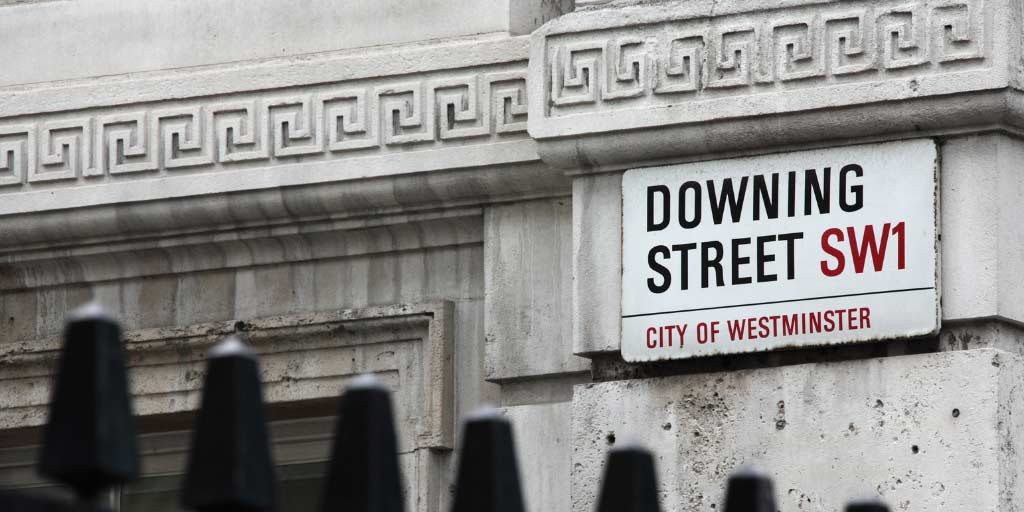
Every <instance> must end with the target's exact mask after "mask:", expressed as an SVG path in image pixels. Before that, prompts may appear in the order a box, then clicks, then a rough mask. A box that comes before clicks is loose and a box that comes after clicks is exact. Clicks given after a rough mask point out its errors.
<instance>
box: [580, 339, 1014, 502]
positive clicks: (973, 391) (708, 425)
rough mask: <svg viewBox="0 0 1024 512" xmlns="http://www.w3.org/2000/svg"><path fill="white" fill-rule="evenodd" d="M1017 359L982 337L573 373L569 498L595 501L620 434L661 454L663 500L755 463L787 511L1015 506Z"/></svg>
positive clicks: (712, 491)
mask: <svg viewBox="0 0 1024 512" xmlns="http://www.w3.org/2000/svg"><path fill="white" fill-rule="evenodd" d="M1022 363H1024V361H1022V360H1021V358H1020V356H1017V355H1013V354H1009V353H1006V352H1002V351H999V350H992V349H983V350H967V351H959V352H946V353H937V354H921V355H909V356H899V357H888V358H882V359H869V360H860V361H845V362H839V363H823V364H807V365H798V366H787V367H781V368H770V369H758V370H746V371H738V372H729V373H705V374H697V375H688V376H679V377H667V378H658V379H646V380H639V381H619V382H607V383H601V384H587V385H580V386H576V388H575V393H574V397H573V420H572V421H573V436H572V437H573V439H574V440H575V441H574V446H573V477H572V479H573V485H572V500H573V510H574V511H576V512H587V511H590V510H593V502H594V501H593V500H594V499H595V496H596V492H597V488H598V485H599V483H600V481H601V478H600V475H601V471H602V469H603V465H604V457H605V450H606V449H607V447H608V444H609V443H610V442H611V441H612V440H614V442H616V443H618V442H621V441H629V440H636V441H640V442H641V443H642V444H644V445H646V446H647V447H649V448H651V449H653V450H654V451H655V453H656V454H658V459H657V464H658V477H659V485H660V490H661V491H662V493H661V495H662V496H663V497H666V498H665V499H666V501H665V502H663V503H662V507H663V509H665V510H687V511H690V510H693V511H696V510H708V509H709V507H710V506H711V505H712V504H720V503H721V497H722V493H723V486H724V483H725V478H726V477H727V475H728V473H729V472H731V471H733V470H734V469H736V468H738V467H740V466H743V465H749V464H753V465H756V466H759V467H761V468H763V469H765V470H767V471H768V472H769V473H770V474H771V475H772V476H773V478H774V479H775V492H776V495H777V497H778V500H779V508H780V510H782V511H784V512H791V511H797V510H806V509H808V508H810V509H814V510H840V509H842V505H843V504H844V502H845V500H847V499H849V498H853V497H859V496H863V495H865V494H868V493H879V494H881V495H882V496H883V497H884V498H885V499H886V500H887V501H888V502H889V503H890V505H892V506H893V507H894V509H896V508H898V509H901V510H902V509H906V510H976V511H1006V512H1009V511H1011V510H1016V507H1015V505H1014V504H1015V502H1016V501H1019V499H1020V497H1021V496H1022V495H1024V494H1022V493H1024V485H1022V483H1024V482H1022V481H1021V479H1020V478H1019V477H1018V475H1020V474H1021V471H1022V469H1024V467H1022V466H1024V463H1022V462H1021V459H1020V457H1018V456H1016V454H1017V453H1019V452H1020V450H1021V449H1024V437H1022V435H1021V432H1024V430H1022V427H1024V425H1022V424H1021V419H1020V415H1018V414H1014V411H1020V410H1021V408H1022V407H1024V389H1022V388H1021V384H1020V383H1021V382H1022V377H1024V375H1022V373H1024V364H1022ZM965 470H968V471H970V472H971V473H972V477H971V478H970V479H965V478H963V472H964V471H965Z"/></svg>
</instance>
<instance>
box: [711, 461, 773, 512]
mask: <svg viewBox="0 0 1024 512" xmlns="http://www.w3.org/2000/svg"><path fill="white" fill-rule="evenodd" d="M772 487H773V486H772V479H771V478H769V477H768V475H766V474H765V473H762V472H760V471H757V470H755V469H751V468H744V469H740V470H738V471H736V472H735V473H733V474H732V475H730V476H729V481H728V483H726V489H725V507H724V509H723V510H724V511H725V512H777V509H776V508H775V490H774V489H773V488H772Z"/></svg>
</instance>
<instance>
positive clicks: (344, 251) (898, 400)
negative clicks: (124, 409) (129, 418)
mask: <svg viewBox="0 0 1024 512" xmlns="http://www.w3.org/2000/svg"><path fill="white" fill-rule="evenodd" d="M571 3H572V2H568V1H554V0H458V1H454V2H436V1H433V0H425V1H420V2H389V1H377V2H367V1H355V2H341V3H339V2H324V1H319V0H314V1H311V2H302V3H299V4H296V3H281V2H266V1H257V2H234V1H216V2H203V3H202V5H201V6H200V5H199V4H194V3H188V2H184V3H182V2H156V3H153V2H138V3H125V2H115V1H112V0H68V1H45V0H41V1H29V2H20V1H13V2H12V1H10V0H6V1H5V0H0V71H2V72H0V368H2V370H3V371H2V372H0V380H2V381H3V385H2V386H0V462H4V461H6V462H5V463H7V462H9V463H11V464H13V465H12V466H11V467H15V466H17V467H18V468H21V469H20V470H19V471H21V473H18V474H19V475H22V476H23V475H24V474H27V473H28V471H27V470H26V469H25V468H27V467H29V466H28V464H29V463H28V462H25V461H24V460H21V459H24V457H25V456H24V453H26V449H25V448H24V447H23V446H24V445H25V444H26V443H29V442H30V441H31V439H32V438H33V437H32V436H33V433H34V432H35V430H34V429H36V428H37V427H38V425H39V424H40V423H41V422H42V421H43V415H42V411H43V406H44V405H45V402H46V399H47V388H46V386H47V384H46V382H47V380H48V378H49V376H50V373H51V372H52V361H53V357H54V355H55V351H56V349H57V347H58V339H59V334H60V330H61V326H62V322H63V318H64V317H65V315H66V314H67V312H68V311H69V310H70V309H72V308H73V307H74V306H76V305H78V304H79V303H81V302H83V301H85V300H87V299H89V298H96V299H98V300H100V301H101V302H103V303H105V304H106V305H107V307H109V308H111V309H112V310H113V312H114V313H115V314H116V315H117V316H118V317H119V318H120V319H122V321H123V323H124V326H125V329H126V331H127V333H128V334H127V338H128V340H129V347H130V350H132V354H133V357H134V358H135V359H133V364H134V365H135V368H134V369H133V372H134V374H135V379H136V380H135V383H136V384H135V385H136V388H135V392H136V395H137V398H138V400H139V401H140V403H142V404H144V406H143V407H142V409H140V412H141V414H142V415H143V416H144V417H146V418H148V419H149V420H152V421H153V422H154V423H152V424H155V425H157V427H159V425H161V421H168V418H169V417H170V416H171V415H172V414H179V413H182V414H187V413H188V411H190V410H191V409H192V408H194V405H195V391H196V389H195V386H194V385H193V384H194V382H195V378H196V377H197V376H198V373H196V371H198V363H197V361H199V359H198V357H199V356H198V355H197V354H200V353H201V350H202V348H203V347H205V346H206V345H207V344H209V343H211V342H212V341H213V340H214V339H216V338H217V337H218V336H220V335H223V334H227V333H229V332H236V331H241V332H243V333H248V334H249V335H251V336H254V337H256V338H258V339H259V340H260V343H262V345H260V347H261V353H262V354H264V356H263V357H264V358H265V361H267V368H266V372H265V379H266V380H267V381H268V389H271V390H272V391H273V393H271V398H272V399H271V401H272V402H273V403H274V404H275V405H276V406H288V405H289V404H291V405H296V404H302V405H303V406H304V407H305V406H308V407H310V409H309V410H310V411H312V413H317V414H319V413H324V414H328V413H329V411H328V404H329V400H328V397H330V396H332V395H333V394H335V393H336V392H337V390H338V389H337V388H340V387H341V386H342V385H343V383H344V382H345V381H346V379H347V378H348V377H349V376H351V375H352V374H354V373H358V372H359V371H366V370H370V371H375V372H378V373H380V374H381V375H383V376H384V377H385V378H386V379H390V380H388V382H389V383H390V385H392V386H393V388H394V389H395V390H396V396H399V397H400V400H399V406H400V408H402V412H401V415H402V417H403V419H404V420H403V421H404V423H402V427H403V431H404V433H403V434H402V436H403V437H402V443H404V444H403V446H405V447H409V448H410V450H411V451H410V452H409V453H407V454H406V457H405V459H404V462H403V467H405V468H406V471H407V472H408V473H414V474H415V478H414V480H415V484H410V486H411V487H410V489H413V490H411V491H410V492H412V493H415V494H416V501H415V503H417V504H418V505H417V507H419V510H424V511H428V510H429V511H433V510H445V509H447V507H448V504H449V503H448V501H449V496H450V491H451V485H452V469H453V468H452V463H453V460H454V458H453V456H452V455H453V452H452V451H451V450H452V449H453V448H454V447H455V446H457V441H458V440H457V437H458V435H459V434H458V428H457V425H456V423H455V422H456V421H457V419H458V418H459V417H461V416H462V415H464V414H465V413H466V412H468V411H470V410H471V409H473V408H475V407H477V406H478V405H480V404H481V403H484V402H489V403H493V404H496V405H498V406H499V407H501V408H502V409H503V410H504V411H505V414H507V415H508V416H509V417H510V418H512V419H513V421H514V422H515V430H516V433H517V436H518V445H517V446H518V453H519V456H520V462H521V465H522V479H523V484H524V492H525V494H526V498H527V504H528V506H529V510H532V511H537V512H539V511H562V512H568V511H570V510H572V511H573V512H583V511H587V510H591V509H592V508H593V500H594V497H595V492H596V488H597V487H596V486H597V485H598V483H599V481H600V472H601V468H602V464H603V460H604V452H605V450H606V449H607V448H608V446H609V445H610V444H611V443H612V440H613V439H614V443H621V442H623V441H629V440H639V441H641V442H643V443H645V444H647V445H648V446H650V447H651V448H654V449H655V450H656V453H657V459H658V463H659V478H660V479H661V480H660V489H661V490H662V495H661V499H662V503H663V506H664V509H665V510H680V511H683V510H686V511H697V510H703V511H707V510H712V509H715V507H720V504H721V501H720V498H721V493H722V486H723V483H724V478H725V477H726V476H727V473H728V472H729V471H731V470H733V469H734V468H736V467H738V466H739V465H742V464H758V465H761V466H763V467H764V469H767V470H768V471H769V472H770V473H771V474H772V475H773V476H774V477H775V478H776V491H777V494H778V497H779V506H780V509H781V510H784V511H786V512H793V511H798V510H837V509H839V507H840V505H841V503H842V502H843V500H844V499H846V498H848V497H852V496H856V495H860V494H863V493H878V494H881V495H883V497H884V498H885V499H887V500H888V501H889V502H890V504H891V505H893V507H894V509H896V510H946V509H955V508H959V509H968V510H985V511H989V510H991V511H1002V512H1008V511H1013V510H1019V509H1021V508H1022V507H1024V505H1022V503H1024V501H1022V500H1024V496H1022V495H1021V492H1020V489H1019V484H1018V481H1019V479H1018V477H1017V475H1018V474H1019V473H1020V471H1019V470H1020V469H1024V468H1020V465H1021V463H1020V462H1018V461H1017V459H1018V457H1016V456H1015V454H1016V453H1017V450H1018V447H1017V445H1018V444H1019V443H1020V442H1021V439H1022V437H1021V436H1022V434H1021V433H1020V432H1022V430H1021V428H1020V426H1019V425H1018V424H1017V423H1019V421H1018V420H1017V419H1015V418H1019V417H1020V416H1021V412H1020V411H1021V410H1022V409H1021V406H1022V405H1024V404H1022V403H1021V399H1020V396H1019V392H1018V390H1017V384H1016V382H1017V381H1018V380H1019V379H1020V373H1021V368H1020V366H1021V362H1020V357H1021V354H1022V353H1024V350H1022V348H1021V347H1024V344H1022V340H1024V335H1022V334H1021V332H1022V331H1021V329H1020V322H1022V321H1024V309H1022V308H1024V296H1022V294H1024V292H1022V291H1021V289H1020V287H1019V286H1017V279H1016V278H1017V276H1019V275H1020V274H1021V270H1022V269H1021V262H1022V261H1024V258H1022V257H1021V256H1022V254H1024V230H1022V228H1021V225H1020V222H1019V219H1020V218H1022V215H1021V214H1022V213H1024V212H1022V211H1021V208H1022V207H1021V206H1020V204H1021V201H1019V197H1020V196H1021V195H1024V179H1022V178H1021V175H1020V172H1019V169H1018V167H1019V162H1021V161H1022V158H1024V143H1022V142H1021V136H1020V135H1021V129H1022V128H1024V121H1022V119H1024V117H1022V115H1021V113H1022V112H1024V109H1022V108H1021V98H1022V96H1021V93H1020V84H1021V80H1020V77H1021V65H1020V62H1021V38H1020V37H1019V34H1020V33H1021V31H1022V26H1024V15H1022V8H1021V6H1020V5H1019V3H1018V2H1011V1H1009V0H989V1H985V2H982V1H981V0H915V1H910V2H906V1H896V0H844V1H842V2H840V1H827V2H816V1H810V0H789V1H786V2H768V1H755V2H749V1H741V0H721V1H714V2H703V1H689V0H686V1H682V0H680V1H634V0H614V1H601V0H591V1H578V2H576V7H577V8H576V11H575V12H572V13H569V14H565V15H562V16H559V15H561V14H562V13H568V12H569V11H570V10H571V7H572V6H571V5H570V4H571ZM545 22H547V23H546V24H545ZM911 138H931V139H934V140H935V141H937V143H938V144H939V147H940V173H939V196H940V211H939V219H940V232H941V242H940V247H939V256H940V261H941V265H940V276H939V281H940V285H941V292H942V295H941V297H942V312H943V315H942V322H943V326H942V330H941V331H940V333H939V335H938V336H936V337H932V338H929V339H914V340H893V341H888V342H885V343H874V344H863V345H855V346H844V347H834V348H829V349H803V350H796V351H788V352H778V353H769V354H758V355H742V356H736V357H719V358H710V359H698V360H693V361H686V362H677V363H661V364H656V365H631V364H626V363H624V362H623V361H622V360H621V357H620V356H619V354H618V350H619V339H620V317H621V297H620V295H621V287H620V283H621V244H622V234H621V229H622V223H621V212H622V199H621V176H622V173H623V171H625V170H626V169H629V168H633V167H639V166H649V165H657V164H665V163H678V162H693V161H707V160H715V159H720V158H728V157H733V156H739V155H752V154H762V153H773V152H782V151H788V150H795V149H806V148H813V147H827V146H837V145H848V144H855V143H862V142H873V141H884V140H896V139H911ZM305 322H312V323H313V324H315V325H318V326H321V327H322V328H323V329H324V331H323V332H320V331H318V333H319V334H317V336H313V337H312V338H310V340H311V341H309V343H311V345H309V346H308V347H305V348H304V349H303V350H306V351H307V352H310V353H313V354H316V355H314V356H308V357H296V358H289V357H288V356H283V355H281V354H279V353H278V352H277V348H280V346H282V344H286V343H296V341H295V340H297V339H304V338H303V336H304V335H305V334H308V333H307V332H306V331H304V330H303V329H304V327H301V325H300V324H303V323H305ZM339 326H343V327H344V329H346V332H347V333H348V334H346V335H344V336H342V335H332V334H330V333H331V332H333V331H330V329H337V328H339ZM325 333H326V334H325ZM385 333H390V334H389V335H385ZM399 335H401V336H399ZM388 336H391V337H388ZM396 336H398V337H396ZM399 338H400V339H399ZM179 345H180V346H187V347H189V349H188V350H185V351H182V352H181V353H176V352H174V351H169V350H166V348H167V347H171V346H179ZM422 347H428V348H429V349H423V348H422ZM431 347H442V348H443V350H440V349H439V350H440V352H438V351H434V350H433V348H431ZM307 349H308V350H307ZM304 353H305V352H304ZM431 354H433V356H431ZM437 354H442V355H448V356H450V358H447V359H446V358H445V357H441V358H440V359H437V358H436V356H437ZM430 357H435V358H434V359H430ZM147 361H148V362H147ZM357 363H358V364H357ZM423 375H429V376H431V377H430V378H428V379H427V382H426V383H424V384H422V385H419V386H417V385H416V384H415V383H416V382H418V379H420V378H421V377H422V376H423ZM425 403H429V404H430V407H426V408H423V409H421V408H419V407H420V406H422V405H423V404H425ZM954 409H957V410H958V411H959V414H958V415H956V416H954V415H953V413H952V411H953V410H954ZM324 411H328V412H324ZM410 411H411V412H410ZM424 418H429V421H427V420H425V419H424ZM165 424H167V423H165ZM914 446H916V447H917V451H916V452H915V451H914V450H913V447H914ZM12 447H16V448H12ZM18 457H21V459H19V458H18ZM11 461H15V462H11ZM17 461H20V462H17ZM18 464H21V465H20V466H18ZM167 464H170V463H167ZM162 467H164V466H162ZM164 469H165V470H166V469H167V468H166V467H164ZM0 474H2V471H0ZM19 478H22V477H21V476H20V477H19ZM0 485H3V482H2V481H0Z"/></svg>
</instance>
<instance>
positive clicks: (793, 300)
mask: <svg viewBox="0 0 1024 512" xmlns="http://www.w3.org/2000/svg"><path fill="white" fill-rule="evenodd" d="M934 289H935V287H934V286H924V287H921V288H903V289H902V290H882V291H878V292H864V293H847V294H845V295H825V296H822V297H806V298H803V299H786V300H773V301H768V302H751V303H749V304H732V305H729V306H713V307H710V308H695V309H677V310H675V311H659V312H657V313H637V314H634V315H622V318H636V317H640V316H655V315H670V314H672V313H690V312H693V311H710V310H713V309H730V308H742V307H746V306H763V305H766V304H784V303H786V302H804V301H808V300H819V299H838V298H842V297H861V296H864V295H882V294H884V293H903V292H917V291H921V290H934Z"/></svg>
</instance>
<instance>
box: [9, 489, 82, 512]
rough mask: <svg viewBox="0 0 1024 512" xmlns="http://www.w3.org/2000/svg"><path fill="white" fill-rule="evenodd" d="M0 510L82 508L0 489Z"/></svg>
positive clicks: (38, 511) (44, 511) (47, 511)
mask: <svg viewBox="0 0 1024 512" xmlns="http://www.w3.org/2000/svg"><path fill="white" fill-rule="evenodd" d="M0 510H2V511H3V512H73V511H75V510H80V509H76V508H75V507H74V506H73V505H71V504H69V503H64V502H60V501H57V500H53V499H49V498H44V497H41V496H31V495H26V494H22V493H18V492H14V491H2V490H0Z"/></svg>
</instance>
